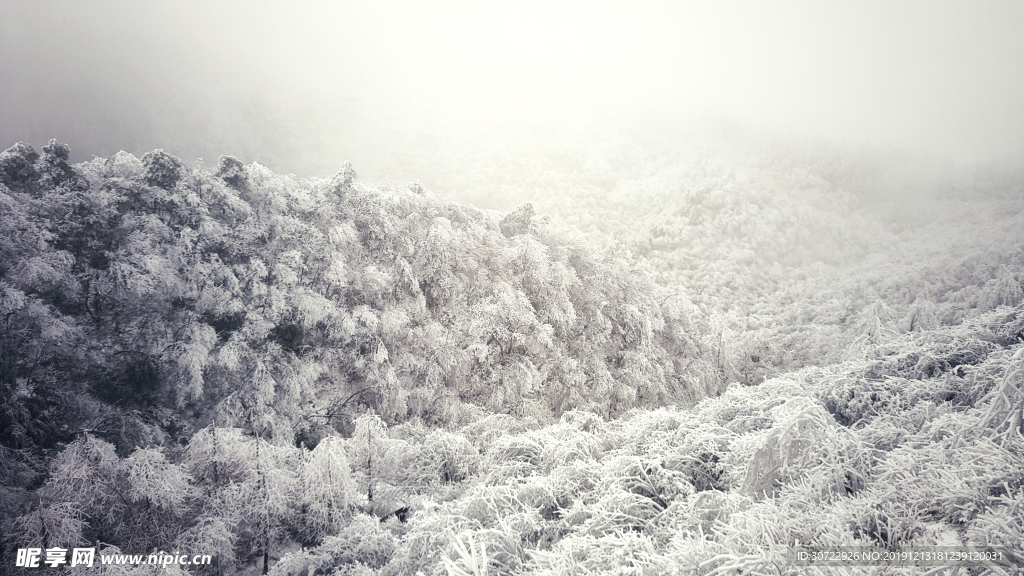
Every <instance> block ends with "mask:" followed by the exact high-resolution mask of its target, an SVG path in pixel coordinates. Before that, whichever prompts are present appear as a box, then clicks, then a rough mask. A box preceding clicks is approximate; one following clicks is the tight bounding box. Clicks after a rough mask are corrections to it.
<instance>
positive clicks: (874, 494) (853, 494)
mask: <svg viewBox="0 0 1024 576" xmlns="http://www.w3.org/2000/svg"><path fill="white" fill-rule="evenodd" d="M602 146H603V144H600V143H595V148H594V149H593V150H594V151H595V153H594V154H593V155H592V156H591V157H589V158H588V157H587V154H586V153H585V152H586V151H585V150H584V151H580V152H578V154H577V155H578V156H580V157H579V158H577V160H579V162H577V163H576V164H577V166H576V168H575V170H574V171H573V172H572V173H565V172H559V171H557V170H553V169H552V170H548V171H546V172H545V171H539V172H537V173H536V174H534V176H533V180H523V181H522V182H524V183H525V184H522V185H523V186H526V185H528V186H531V187H533V189H534V192H533V193H532V195H531V194H530V193H523V189H519V188H516V187H515V186H513V185H511V184H508V182H512V181H515V180H516V179H515V174H517V173H518V172H517V171H518V170H519V169H518V168H515V167H514V166H513V167H509V166H501V165H497V168H495V166H489V165H487V164H481V165H480V166H478V167H477V168H476V172H472V171H470V172H467V174H468V175H467V176H465V178H466V180H465V182H468V183H472V182H473V179H474V178H485V177H486V176H487V175H488V174H491V175H492V176H493V177H494V182H498V183H503V184H501V186H499V187H500V188H501V189H502V190H503V191H504V192H505V193H507V194H508V195H509V197H520V198H532V199H533V200H535V201H536V205H538V206H541V207H542V209H543V210H544V211H547V212H551V213H552V214H553V216H551V217H548V216H543V215H539V214H537V213H535V211H534V208H533V205H531V204H529V203H526V204H520V205H519V206H518V207H517V208H515V209H513V210H511V211H509V212H504V213H503V212H497V211H493V210H481V209H478V208H475V207H473V206H472V205H469V204H459V203H456V202H453V201H450V200H448V199H446V198H444V197H442V196H440V195H439V194H435V193H434V192H432V191H430V190H428V189H426V188H424V187H423V186H421V185H419V184H411V185H406V186H391V185H386V184H380V185H367V184H363V183H360V182H358V181H357V179H356V174H355V172H354V171H353V170H352V168H351V167H350V166H348V165H344V166H343V167H342V169H341V170H340V171H339V172H338V173H337V174H336V175H335V176H334V177H332V178H328V179H315V178H314V179H300V178H296V177H294V176H286V175H278V174H274V173H273V172H271V171H270V170H269V169H267V168H265V167H263V166H260V165H258V164H251V165H243V164H242V163H241V162H239V161H237V160H235V159H232V158H229V157H223V158H221V159H220V161H219V163H218V164H217V166H216V167H212V168H208V167H203V166H201V165H200V166H195V167H188V166H186V165H185V164H184V163H182V162H181V161H180V160H178V159H177V158H175V157H173V156H171V155H169V154H167V153H165V152H162V151H159V150H157V151H154V152H151V153H149V154H146V155H144V156H143V157H142V158H141V159H140V158H136V157H134V156H132V155H130V154H127V153H120V154H118V155H115V156H113V157H111V158H105V159H104V158H97V159H95V160H93V161H92V162H87V163H83V164H78V165H75V166H71V165H69V164H68V163H67V159H68V149H67V147H66V146H64V145H61V144H59V143H57V142H56V141H51V142H50V143H49V144H48V145H46V146H44V147H43V148H42V150H41V153H37V152H36V151H35V150H34V149H32V148H31V147H30V146H28V145H25V144H18V145H16V146H14V147H12V148H10V149H8V150H6V151H5V152H3V153H2V154H0V183H2V187H0V315H2V322H3V324H2V326H0V402H2V404H0V484H2V487H0V522H2V532H3V534H4V535H5V538H4V540H3V542H2V545H3V554H4V556H3V559H4V564H3V568H0V570H3V571H5V573H6V572H7V571H12V570H13V568H12V567H11V566H12V564H11V562H8V559H9V558H11V557H12V554H13V553H14V549H15V548H19V547H29V546H43V547H51V546H63V547H72V546H74V545H82V544H84V545H86V546H96V547H97V548H98V550H99V551H100V552H101V553H112V552H114V551H118V550H119V551H122V552H125V553H130V554H135V553H148V552H150V551H153V550H157V549H164V550H168V549H174V550H182V551H187V552H188V553H189V554H211V555H213V556H214V557H215V558H216V564H215V565H214V566H211V567H208V568H192V569H190V571H191V572H193V573H204V574H205V573H209V574H231V573H239V572H241V573H258V572H262V571H267V570H272V571H273V572H274V573H275V574H280V575H285V574H287V575H295V576H299V575H304V576H313V575H317V574H324V575H326V574H338V575H344V574H359V575H363V576H365V575H369V574H388V575H404V574H409V575H413V574H417V573H419V572H422V573H424V574H433V575H445V574H447V575H448V576H453V575H454V576H463V575H465V574H473V575H474V576H481V575H483V574H488V575H494V574H527V573H541V574H585V573H593V572H616V573H623V574H664V573H680V574H740V573H742V574H777V573H805V572H807V569H806V568H796V567H792V566H787V565H786V564H785V558H784V554H785V551H786V549H787V546H790V545H793V544H795V543H797V542H800V543H804V544H813V545H839V544H843V545H854V544H871V545H879V546H889V547H896V546H900V545H905V544H935V543H942V544H965V543H972V544H999V545H1008V546H1017V547H1018V548H1020V546H1021V545H1024V541H1021V533H1022V531H1024V516H1022V514H1024V505H1022V504H1021V486H1022V482H1024V477H1022V476H1021V473H1020V471H1021V469H1022V465H1024V464H1022V463H1024V447H1022V446H1024V440H1022V436H1021V433H1022V432H1024V429H1022V425H1024V423H1022V418H1024V417H1022V416H1021V415H1022V414H1024V412H1022V409H1024V392H1022V391H1021V390H1022V388H1021V381H1022V378H1021V375H1022V374H1024V363H1022V356H1021V355H1022V354H1024V352H1021V341H1022V338H1024V331H1022V330H1024V320H1022V318H1024V308H1022V306H1024V304H1022V302H1021V301H1022V299H1024V293H1022V290H1021V288H1020V280H1021V273H1022V269H1024V261H1022V258H1024V250H1022V248H1021V247H1022V246H1024V202H1022V200H1021V197H1020V191H1021V187H1020V181H1019V180H1018V179H1014V178H1008V179H995V180H991V179H989V180H986V179H985V178H976V179H973V180H969V181H954V180H943V179H937V180H935V181H926V182H915V181H913V180H912V179H907V178H904V177H902V176H901V175H900V174H898V173H897V172H898V171H896V170H894V169H891V167H887V166H888V165H887V164H885V163H884V162H883V163H882V164H878V163H877V162H876V160H877V159H876V160H871V159H869V160H864V159H863V158H861V157H858V156H856V155H853V156H850V155H848V154H846V153H843V152H841V151H836V150H831V151H829V150H826V151H825V152H824V153H813V154H812V153H803V152H800V153H797V152H792V151H786V150H785V149H783V152H779V151H778V150H777V149H775V148H771V147H769V148H767V150H768V152H766V151H765V149H761V150H762V151H761V152H759V153H758V154H754V155H752V156H751V155H747V156H742V155H741V156H739V157H737V156H736V155H735V154H732V155H730V154H724V153H723V152H722V150H719V149H717V148H715V147H714V146H706V147H701V146H697V147H690V148H684V149H681V150H679V151H677V153H675V154H670V155H667V156H658V155H651V154H650V153H649V151H646V150H645V149H643V148H633V149H629V150H632V151H631V152H626V153H623V152H621V150H619V149H609V150H606V151H605V152H602V151H601V150H602ZM773 150H774V151H773ZM602 154H604V155H602ZM522 158H525V160H523V159H522ZM522 158H520V159H519V160H516V161H517V162H525V165H526V166H532V165H534V164H535V162H533V161H532V160H530V158H531V156H530V155H529V154H527V155H525V156H523V157H522ZM532 158H534V159H535V160H536V157H535V156H534V157H532ZM470 160H472V158H470V159H469V160H467V161H470ZM556 160H557V158H556ZM612 160H614V161H612ZM537 162H540V161H539V160H537ZM865 163H866V164H865ZM457 166H458V165H457V164H456V167H457ZM492 169H494V170H497V171H496V172H493V171H492V172H488V170H492ZM499 173H501V174H504V176H501V175H500V174H499ZM915 186H917V187H922V188H924V189H926V191H928V193H929V195H928V196H926V198H927V199H928V201H929V203H928V204H927V205H923V206H921V208H920V209H915V210H909V211H907V210H904V207H905V206H906V204H901V203H899V202H894V203H892V205H888V206H887V205H886V203H887V202H888V200H887V199H886V198H885V196H886V194H888V193H889V192H893V191H899V190H904V189H906V188H908V187H909V188H913V187H915ZM545 190H547V191H548V192H547V193H545V192H544V191H545ZM550 191H558V192H559V194H552V193H551V192H550ZM936 191H938V192H940V193H938V194H936ZM922 198H925V196H922ZM581 229H582V231H581ZM691 302H692V303H691ZM727 384H730V385H729V386H726V385H727ZM951 469H952V470H955V474H951V473H950V470H951ZM897 485H898V486H899V487H900V488H901V490H902V492H901V493H900V494H898V493H896V492H894V488H893V487H894V486H897ZM901 494H902V495H901ZM139 570H140V571H144V570H145V568H140V569H139ZM993 570H995V569H993ZM173 571H174V570H172V572H173ZM819 572H820V573H829V571H828V570H827V569H825V570H821V571H819ZM118 573H124V574H133V573H142V572H139V571H136V572H133V571H131V570H130V569H128V568H124V569H123V570H121V572H118ZM996 573H998V572H996Z"/></svg>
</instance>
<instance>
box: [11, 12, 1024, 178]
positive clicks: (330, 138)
mask: <svg viewBox="0 0 1024 576" xmlns="http://www.w3.org/2000/svg"><path fill="white" fill-rule="evenodd" d="M0 13H3V14H4V17H3V19H2V20H0V78H3V80H2V82H3V84H4V86H3V89H2V90H0V137H2V139H3V143H0V145H2V146H4V147H6V146H7V145H10V144H11V143H13V142H14V141H17V140H26V141H29V142H31V143H33V144H36V145H39V144H41V143H43V142H45V140H46V139H48V138H50V137H53V136H56V137H58V138H59V139H62V140H66V141H68V142H69V143H70V144H71V146H72V150H73V153H74V154H75V156H76V157H77V158H79V159H82V158H88V157H90V156H91V155H93V154H97V155H107V154H111V153H113V152H116V151H117V150H119V149H121V148H125V149H128V150H131V151H133V152H145V151H146V150H148V149H152V148H156V147H162V148H166V149H168V150H171V151H174V152H176V153H177V154H179V155H181V156H182V157H185V158H190V157H193V158H194V157H196V156H206V157H213V158H215V157H216V155H218V154H220V153H229V154H235V155H238V156H240V157H242V158H243V159H244V160H247V161H249V160H253V159H258V160H260V161H263V162H266V163H268V164H270V165H271V166H272V167H273V168H275V169H278V170H284V171H295V172H297V173H300V174H308V175H313V174H326V173H329V172H330V171H332V169H333V168H334V167H336V166H337V165H338V163H339V162H340V160H341V159H344V158H350V159H352V160H353V161H354V162H356V165H357V166H359V165H360V161H362V162H363V163H365V164H375V165H381V162H383V161H382V160H381V158H383V157H386V156H388V155H389V154H395V153H396V149H395V148H394V147H396V146H399V144H397V143H399V142H406V143H407V142H410V141H417V140H416V139H417V138H420V137H422V136H423V135H427V136H428V137H430V138H442V139H443V138H445V137H446V135H452V134H462V133H469V132H473V133H478V134H486V133H487V132H488V131H489V130H494V131H498V130H502V129H504V128H503V127H508V126H514V125H517V124H522V123H527V122H529V123H531V124H532V125H546V126H549V127H558V128H559V129H563V130H570V131H571V130H582V129H583V127H585V126H588V125H592V124H597V123H600V124H612V125H614V124H616V123H621V124H628V123H631V122H635V121H637V119H638V118H643V119H644V120H645V121H651V120H652V119H654V120H658V119H663V120H664V123H665V125H671V121H674V120H678V119H693V118H707V117H713V118H718V119H724V120H728V121H730V122H738V123H740V124H742V125H749V126H753V127H757V128H768V129H771V130H783V131H786V132H789V133H793V134H801V135H811V136H816V137H820V136H823V137H827V138H835V139H839V140H846V141H852V142H857V143H868V144H874V145H882V146H900V147H907V148H913V149H921V150H927V151H930V152H938V153H940V154H947V155H951V156H954V157H957V158H960V159H965V160H974V159H979V158H982V159H983V158H987V157H990V156H992V155H1010V156H1014V157H1017V158H1020V157H1024V107H1022V104H1021V103H1022V102H1024V66H1022V65H1021V63H1022V62H1024V34H1021V33H1020V31H1021V30H1024V2H1014V1H1007V0H1003V1H995V0H993V1H986V2H977V1H962V2H950V1H943V0H908V1H901V2H891V1H872V0H867V1H865V0H858V1H857V2H844V3H839V2H821V1H792V0H787V1H780V2H741V1H731V0H724V1H705V2H683V1H678V2H642V1H630V2H626V1H620V2H611V1H558V0H548V1H533V0H526V1H522V0H520V1H514V2H513V1H497V2H479V1H462V2H459V1H451V0H448V1H444V0H442V1H439V2H399V1H395V0H391V1H387V0H383V1H382V0H376V1H371V0H358V1H354V2H334V1H331V2H326V1H325V2H284V1H274V2H271V1H251V0H249V1H241V0H229V1H218V2H206V1H199V0H158V1H152V2H150V1H147V2H132V1H128V0H104V1H90V2H62V1H56V0H38V1H33V2H28V1H22V0H0ZM406 153H408V151H406Z"/></svg>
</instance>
